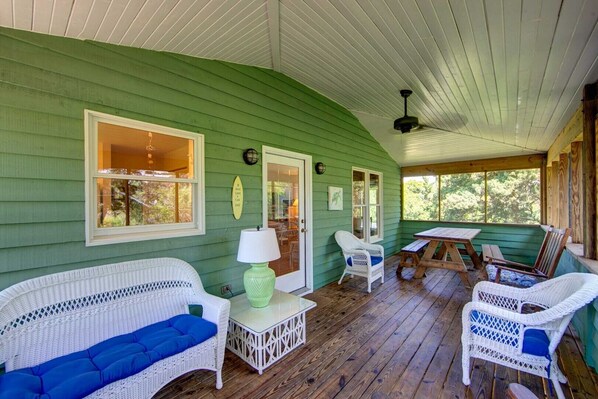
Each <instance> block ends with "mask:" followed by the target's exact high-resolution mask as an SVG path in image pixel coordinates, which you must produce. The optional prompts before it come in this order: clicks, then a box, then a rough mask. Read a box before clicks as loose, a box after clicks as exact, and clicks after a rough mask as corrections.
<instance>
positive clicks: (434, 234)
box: [413, 227, 483, 287]
mask: <svg viewBox="0 0 598 399" xmlns="http://www.w3.org/2000/svg"><path fill="white" fill-rule="evenodd" d="M480 231H481V230H480V229H462V228H456V227H435V228H433V229H430V230H426V231H422V232H420V233H417V234H414V237H416V238H419V239H425V240H430V243H429V244H428V248H426V251H425V252H424V255H423V256H422V258H421V260H420V261H419V265H418V266H417V269H416V270H415V275H414V276H413V277H415V278H422V277H423V276H424V273H425V272H426V268H428V267H436V268H440V269H449V270H454V271H456V272H458V273H459V277H460V278H461V281H463V284H465V285H466V286H467V287H471V283H470V282H469V278H468V276H467V267H466V266H465V262H464V261H463V258H462V257H461V254H467V255H469V257H470V258H471V260H472V262H473V265H474V267H475V268H476V269H482V267H483V266H482V261H481V259H480V256H479V255H478V253H477V252H476V251H475V249H474V248H473V244H472V242H471V241H472V240H473V239H474V238H475V236H477V235H478V234H479V233H480ZM457 245H463V247H464V248H458V247H457Z"/></svg>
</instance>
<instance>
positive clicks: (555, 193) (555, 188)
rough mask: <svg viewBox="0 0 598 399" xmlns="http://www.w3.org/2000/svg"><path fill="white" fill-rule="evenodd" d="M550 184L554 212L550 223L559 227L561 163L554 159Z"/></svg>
mask: <svg viewBox="0 0 598 399" xmlns="http://www.w3.org/2000/svg"><path fill="white" fill-rule="evenodd" d="M550 186H551V190H552V194H551V196H552V214H551V215H550V224H552V225H553V226H555V227H557V228H558V227H559V226H560V223H559V206H561V204H560V203H559V192H560V190H559V163H558V161H554V162H553V163H552V174H551V176H550Z"/></svg>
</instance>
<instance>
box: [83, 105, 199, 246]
mask: <svg viewBox="0 0 598 399" xmlns="http://www.w3.org/2000/svg"><path fill="white" fill-rule="evenodd" d="M203 147H204V138H203V135H202V134H198V133H192V132H187V131H183V130H179V129H174V128H170V127H165V126H159V125H155V124H151V123H146V122H140V121H135V120H132V119H127V118H122V117H118V116H114V115H108V114H103V113H100V112H95V111H89V110H86V111H85V202H86V218H85V224H86V245H102V244H112V243H120V242H129V241H141V240H151V239H157V238H170V237H181V236H190V235H200V234H204V233H205V227H204V225H205V221H204V219H205V216H204V197H203V173H204V171H203V157H204V148H203Z"/></svg>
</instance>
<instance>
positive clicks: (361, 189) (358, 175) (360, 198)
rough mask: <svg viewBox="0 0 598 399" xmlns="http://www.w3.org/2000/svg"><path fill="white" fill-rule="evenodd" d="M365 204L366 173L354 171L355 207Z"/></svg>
mask: <svg viewBox="0 0 598 399" xmlns="http://www.w3.org/2000/svg"><path fill="white" fill-rule="evenodd" d="M364 204H365V173H364V172H360V171H357V170H354V171H353V205H354V206H356V205H364Z"/></svg>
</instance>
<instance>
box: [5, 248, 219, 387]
mask: <svg viewBox="0 0 598 399" xmlns="http://www.w3.org/2000/svg"><path fill="white" fill-rule="evenodd" d="M191 304H197V305H201V306H202V317H197V316H191V315H189V305H191ZM229 309H230V302H229V301H228V300H226V299H222V298H218V297H216V296H213V295H210V294H208V293H206V291H205V290H204V289H203V286H202V283H201V279H200V278H199V276H198V274H197V272H196V271H195V270H194V269H193V267H191V265H189V264H188V263H186V262H184V261H182V260H179V259H173V258H156V259H146V260H137V261H130V262H123V263H115V264H111V265H104V266H97V267H91V268H85V269H79V270H74V271H68V272H63V273H57V274H51V275H47V276H42V277H38V278H34V279H31V280H27V281H24V282H21V283H18V284H16V285H13V286H12V287H9V288H7V289H6V290H4V291H2V292H0V364H2V363H3V364H4V365H5V369H6V373H4V374H2V375H0V398H8V397H40V398H58V397H60V398H64V397H69V398H75V397H89V398H150V397H151V396H152V395H153V394H154V393H156V392H157V391H158V390H159V389H160V388H161V387H163V386H164V385H165V384H167V383H168V382H169V381H171V380H173V379H175V378H176V377H178V376H180V375H182V374H184V373H187V372H189V371H192V370H197V369H208V370H213V371H216V388H221V387H222V374H221V370H222V364H223V361H224V348H225V343H226V333H227V325H228V315H229ZM166 320H169V321H166ZM133 332H134V334H131V333H133ZM201 340H203V342H201ZM138 348H142V349H141V352H142V353H137V352H136V351H137V350H138ZM180 350H182V351H180ZM177 351H179V352H177ZM82 357H85V359H82ZM64 359H66V361H65V360H64ZM56 362H59V364H60V366H56ZM110 362H112V363H110ZM104 363H105V364H104ZM148 363H149V364H148ZM89 364H93V365H94V366H95V365H96V364H97V365H98V366H97V367H98V368H99V369H101V370H100V371H99V372H98V371H97V370H93V371H89V372H88V371H87V367H89ZM38 365H39V366H38ZM54 366H56V367H55V368H54V369H52V367H54ZM104 366H105V367H104ZM48 370H50V371H48ZM123 371H124V372H129V373H131V372H132V371H133V372H134V373H133V374H132V375H129V376H125V377H124V378H122V377H121V379H118V377H119V375H121V374H119V373H122V372H123ZM44 373H45V374H44ZM52 373H54V374H52ZM77 373H79V374H77ZM71 376H76V377H73V380H72V381H71V383H69V384H67V385H64V386H62V385H61V384H63V383H64V381H63V380H66V379H69V378H71ZM98 378H99V379H100V380H102V386H101V387H99V388H97V387H96V390H94V391H92V392H89V388H88V387H87V388H86V385H85V384H87V383H88V382H91V385H93V384H96V385H97V379H98ZM37 380H39V381H40V382H41V385H43V387H40V386H38V383H37ZM106 381H108V384H106ZM19 384H21V385H24V386H25V388H26V390H25V391H20V390H21V389H25V388H23V387H21V386H20V385H19ZM31 385H35V386H34V387H33V388H32V387H31ZM40 389H41V390H40ZM86 389H87V392H86V391H85V390H86ZM11 390H12V391H11ZM77 390H79V391H80V392H73V391H77ZM42 391H43V392H42ZM47 391H51V392H49V393H48V392H47ZM35 395H39V396H35Z"/></svg>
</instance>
